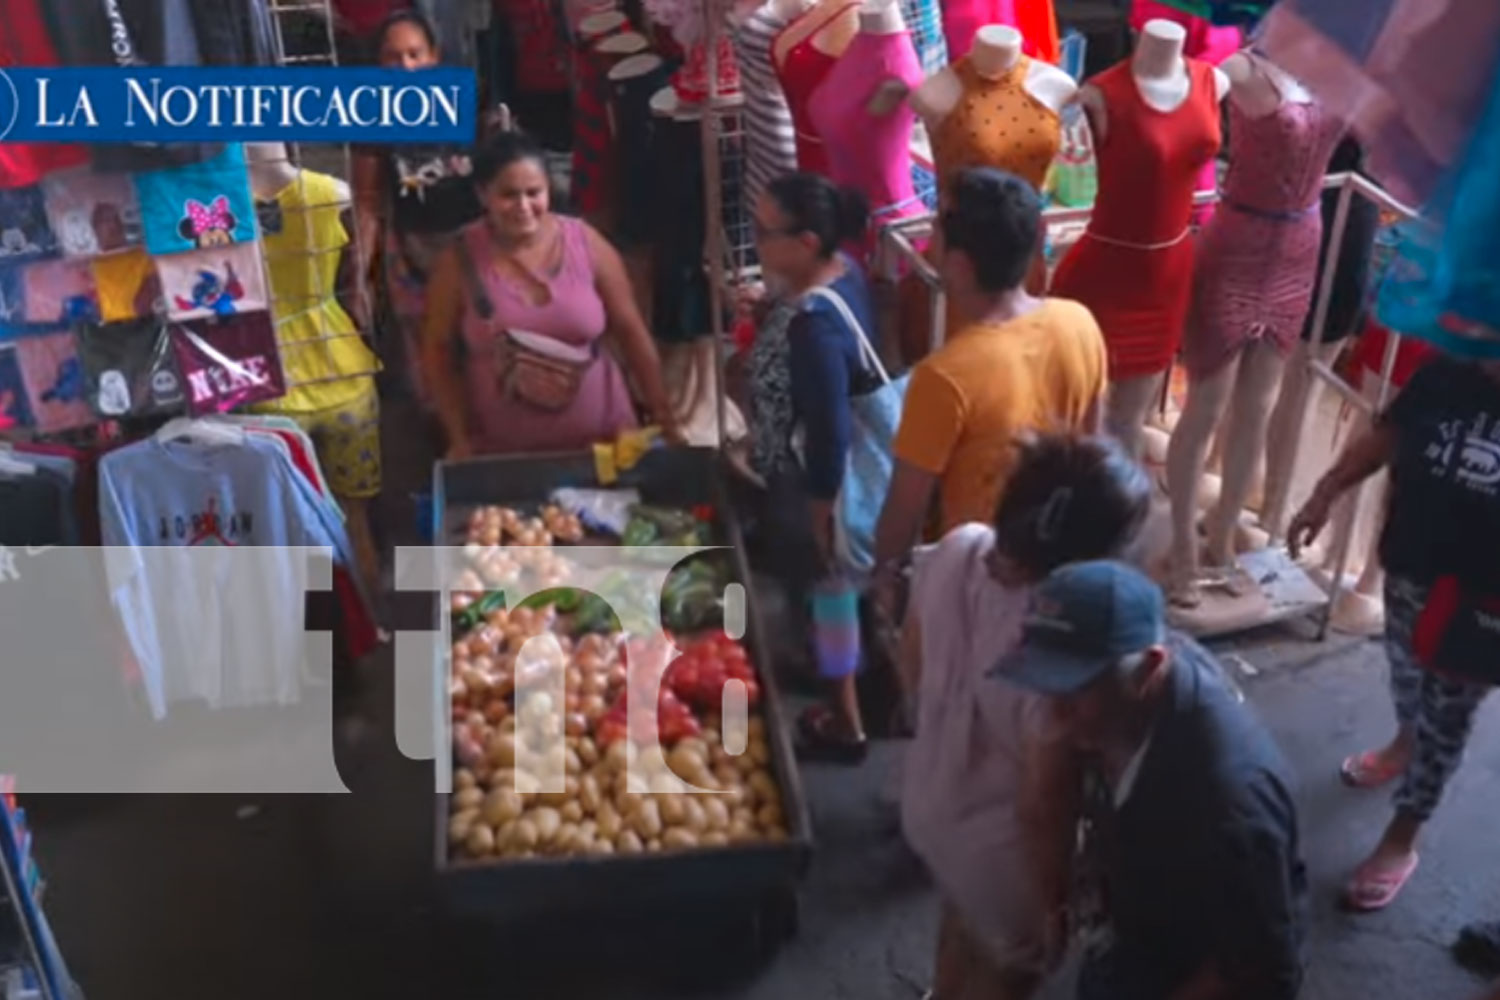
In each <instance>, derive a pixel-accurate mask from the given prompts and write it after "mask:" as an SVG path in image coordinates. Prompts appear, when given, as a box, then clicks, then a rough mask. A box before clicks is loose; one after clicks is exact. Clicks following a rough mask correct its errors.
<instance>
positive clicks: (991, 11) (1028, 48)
mask: <svg viewBox="0 0 1500 1000" xmlns="http://www.w3.org/2000/svg"><path fill="white" fill-rule="evenodd" d="M987 24H1004V25H1008V26H1009V27H1012V28H1015V29H1016V30H1017V31H1019V32H1020V33H1021V38H1022V39H1023V42H1022V46H1021V50H1022V51H1023V52H1025V53H1026V54H1027V55H1028V56H1031V57H1032V58H1033V59H1040V60H1042V62H1049V63H1054V64H1055V63H1056V62H1057V60H1058V59H1059V58H1060V57H1061V55H1062V46H1061V44H1060V41H1059V38H1058V34H1057V12H1056V11H1055V10H1053V7H1052V0H943V37H944V39H945V41H946V43H947V46H948V58H950V59H953V60H955V61H956V60H958V59H960V58H963V57H965V56H967V55H968V54H969V50H970V49H972V48H973V47H974V36H975V35H977V34H979V29H980V28H983V27H984V26H985V25H987Z"/></svg>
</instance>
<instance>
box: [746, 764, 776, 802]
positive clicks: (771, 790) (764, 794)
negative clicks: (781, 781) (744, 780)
mask: <svg viewBox="0 0 1500 1000" xmlns="http://www.w3.org/2000/svg"><path fill="white" fill-rule="evenodd" d="M749 783H750V790H751V791H752V792H754V793H755V800H756V801H757V802H759V803H760V804H761V805H765V804H767V803H769V802H780V801H781V793H780V792H779V791H778V790H777V788H776V782H775V780H774V779H772V777H771V775H770V772H768V771H754V772H751V774H750V782H749Z"/></svg>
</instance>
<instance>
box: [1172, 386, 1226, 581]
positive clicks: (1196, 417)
mask: <svg viewBox="0 0 1500 1000" xmlns="http://www.w3.org/2000/svg"><path fill="white" fill-rule="evenodd" d="M1237 367H1238V360H1237V359H1236V360H1231V361H1230V362H1229V363H1228V364H1226V365H1224V367H1223V368H1220V369H1219V370H1218V371H1216V372H1214V373H1213V374H1211V375H1208V376H1205V377H1203V378H1194V377H1189V379H1188V392H1187V405H1186V406H1184V407H1183V410H1182V417H1181V419H1179V420H1178V421H1177V429H1176V430H1174V431H1173V432H1172V443H1171V445H1170V446H1168V448H1167V493H1168V494H1169V496H1170V498H1171V501H1172V586H1171V591H1172V598H1173V600H1174V601H1177V602H1178V603H1182V604H1192V603H1194V600H1193V592H1192V584H1193V580H1194V578H1195V577H1197V575H1198V552H1199V546H1198V481H1199V480H1200V479H1201V478H1202V477H1203V466H1204V462H1205V461H1206V460H1207V458H1208V447H1209V445H1210V444H1211V443H1212V441H1213V436H1214V429H1215V428H1216V427H1218V425H1219V418H1220V417H1221V416H1222V415H1223V413H1224V408H1225V405H1226V404H1227V403H1228V402H1229V393H1230V389H1231V388H1233V386H1234V384H1235V369H1236V368H1237Z"/></svg>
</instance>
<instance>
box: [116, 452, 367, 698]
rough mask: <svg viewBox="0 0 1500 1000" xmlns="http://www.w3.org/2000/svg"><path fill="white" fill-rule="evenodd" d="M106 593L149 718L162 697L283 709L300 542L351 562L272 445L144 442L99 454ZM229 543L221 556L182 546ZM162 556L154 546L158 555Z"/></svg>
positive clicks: (332, 522) (291, 660) (292, 651)
mask: <svg viewBox="0 0 1500 1000" xmlns="http://www.w3.org/2000/svg"><path fill="white" fill-rule="evenodd" d="M99 479H100V487H99V492H100V498H99V517H100V521H101V526H102V529H103V538H104V544H105V545H108V546H115V547H117V548H116V551H115V553H114V556H115V557H114V558H112V559H111V560H109V564H108V576H109V588H110V594H111V596H112V599H113V601H114V604H115V607H116V609H117V610H118V611H119V614H120V619H121V622H122V624H123V625H124V628H125V633H126V636H127V638H128V640H129V643H130V647H131V650H132V651H133V652H134V654H135V658H136V660H137V662H138V663H139V664H140V668H141V674H142V678H143V680H144V682H145V687H146V692H147V695H148V699H149V701H150V704H151V709H152V713H153V714H154V715H155V716H156V717H157V718H163V717H165V715H166V714H167V708H168V706H169V705H170V704H172V703H175V702H180V701H188V700H193V701H202V702H206V703H207V704H208V705H209V706H211V707H213V708H223V707H233V706H249V705H262V704H283V705H284V704H292V703H295V702H296V701H297V700H298V699H299V697H300V692H301V687H302V683H303V668H304V666H305V660H306V651H305V637H304V632H303V619H304V602H305V600H306V593H307V591H308V590H309V589H310V587H309V581H310V579H311V577H310V571H309V568H308V566H307V563H306V555H305V550H306V549H309V548H319V549H327V550H331V551H332V553H333V556H334V559H335V561H336V562H339V563H342V564H344V565H346V566H347V565H352V559H351V558H350V555H349V543H348V539H347V537H346V536H345V534H344V527H343V524H342V522H341V521H340V519H339V517H338V515H337V513H336V512H335V510H334V509H333V507H332V505H331V504H330V503H329V502H328V501H327V500H325V499H323V498H320V497H319V496H318V495H317V494H316V492H315V491H314V490H313V488H312V487H311V485H310V484H309V483H308V482H307V481H306V480H305V479H304V477H303V476H302V475H301V474H300V473H298V472H297V470H296V469H295V468H294V467H293V465H292V462H291V460H290V458H289V457H288V454H287V451H286V449H285V446H284V445H280V444H278V443H275V442H272V441H270V440H267V439H265V438H262V437H259V436H257V435H251V434H246V433H243V432H241V440H240V442H239V443H237V444H236V443H224V444H217V445H203V444H194V443H190V442H186V441H177V440H167V441H163V440H159V439H158V438H154V437H153V438H148V439H146V440H144V441H139V442H137V443H135V444H133V445H129V446H127V447H125V448H121V449H119V450H117V451H114V452H111V453H110V454H108V455H106V456H105V457H104V459H103V460H102V461H101V462H100V468H99ZM202 547H226V548H234V549H240V550H242V551H239V552H234V553H224V554H223V555H222V556H221V557H211V556H206V555H204V554H203V553H192V552H189V551H187V550H189V549H198V548H202ZM164 550H166V551H164Z"/></svg>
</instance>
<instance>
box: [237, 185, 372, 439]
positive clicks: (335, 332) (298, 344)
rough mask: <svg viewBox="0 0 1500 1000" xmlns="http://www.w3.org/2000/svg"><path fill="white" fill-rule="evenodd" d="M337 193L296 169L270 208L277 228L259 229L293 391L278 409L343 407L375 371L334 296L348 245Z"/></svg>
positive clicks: (337, 189) (285, 367) (334, 187)
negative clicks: (295, 176) (293, 176)
mask: <svg viewBox="0 0 1500 1000" xmlns="http://www.w3.org/2000/svg"><path fill="white" fill-rule="evenodd" d="M340 193H341V192H340V182H339V181H338V180H336V179H335V178H333V177H330V176H329V175H327V174H320V173H317V172H315V171H312V170H300V171H298V172H297V178H296V180H294V181H292V182H291V183H290V184H288V185H287V186H286V187H284V188H282V189H281V191H279V192H277V194H276V197H275V199H273V200H272V201H271V202H270V204H274V205H275V206H276V211H275V213H274V217H275V218H274V222H273V223H272V224H271V226H270V227H264V226H263V227H262V232H263V236H262V240H261V242H262V245H263V246H264V248H265V260H266V269H267V270H268V271H269V272H270V277H271V301H272V305H273V311H274V312H275V314H276V338H277V340H278V341H279V342H280V344H281V365H282V368H283V370H284V371H285V372H286V377H287V382H288V383H289V384H290V385H291V389H290V390H289V391H288V393H287V394H286V395H285V396H284V397H282V398H281V399H279V400H277V401H276V403H275V407H276V409H277V410H279V411H292V410H295V411H307V410H322V409H328V408H330V407H334V406H341V405H343V404H344V403H347V402H349V401H350V400H352V399H354V398H355V397H356V396H358V395H359V394H360V393H361V392H363V391H364V389H365V385H364V381H363V380H362V379H361V378H359V377H358V376H362V375H370V374H373V373H374V372H375V371H377V370H378V369H379V367H380V362H379V361H377V360H376V358H375V355H374V353H373V352H371V350H370V348H369V347H368V346H366V344H365V342H364V339H363V338H362V337H361V336H360V333H359V330H358V328H356V327H355V325H354V320H353V319H351V318H350V316H349V314H348V313H347V312H345V311H344V307H343V306H342V305H340V304H339V300H338V297H337V295H336V291H337V288H338V273H339V263H340V260H341V258H342V257H343V255H344V250H345V247H347V246H348V245H349V234H348V232H347V231H345V229H344V224H343V222H341V221H340V219H339V214H340V212H341V211H342V205H341V204H340ZM267 221H270V219H269V217H268V218H267Z"/></svg>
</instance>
